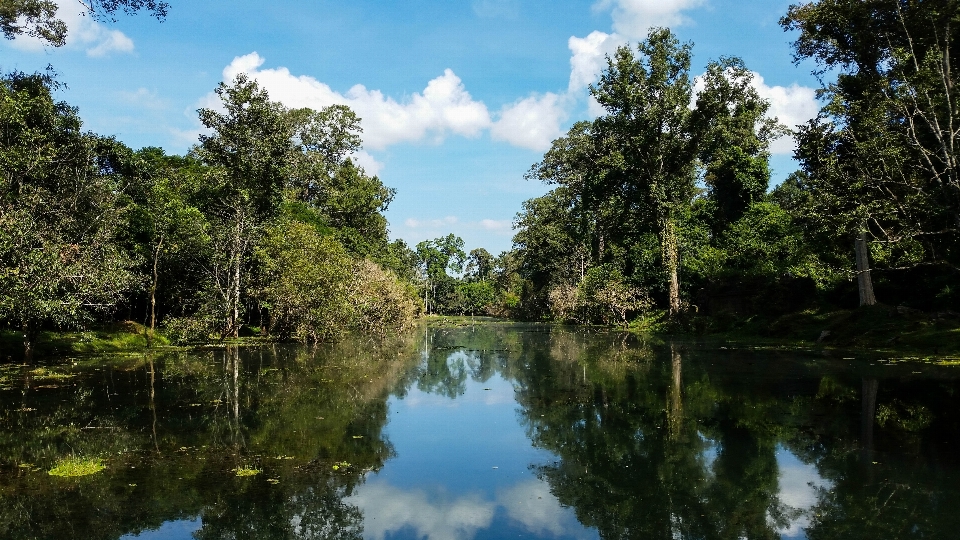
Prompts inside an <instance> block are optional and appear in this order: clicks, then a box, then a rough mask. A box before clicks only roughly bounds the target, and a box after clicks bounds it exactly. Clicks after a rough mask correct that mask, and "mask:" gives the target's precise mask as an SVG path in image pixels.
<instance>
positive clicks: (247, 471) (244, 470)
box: [232, 465, 263, 477]
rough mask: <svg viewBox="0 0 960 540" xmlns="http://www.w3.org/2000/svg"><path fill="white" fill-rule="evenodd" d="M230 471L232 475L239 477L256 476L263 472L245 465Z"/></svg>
mask: <svg viewBox="0 0 960 540" xmlns="http://www.w3.org/2000/svg"><path fill="white" fill-rule="evenodd" d="M232 470H233V472H234V474H236V475H237V476H240V477H246V476H256V475H258V474H260V473H262V472H263V471H262V470H260V469H254V468H253V467H249V466H247V465H244V466H242V467H237V468H236V469H232Z"/></svg>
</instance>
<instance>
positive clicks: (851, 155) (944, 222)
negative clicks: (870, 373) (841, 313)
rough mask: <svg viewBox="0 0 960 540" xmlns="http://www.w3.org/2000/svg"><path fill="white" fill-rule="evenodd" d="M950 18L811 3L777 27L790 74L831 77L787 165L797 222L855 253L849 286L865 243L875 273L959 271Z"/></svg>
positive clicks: (901, 7) (891, 3)
mask: <svg viewBox="0 0 960 540" xmlns="http://www.w3.org/2000/svg"><path fill="white" fill-rule="evenodd" d="M958 13H960V2H958V1H956V0H934V1H923V2H920V1H909V2H907V1H899V0H872V1H869V2H861V1H856V0H818V1H814V2H808V3H805V4H797V5H793V6H791V7H790V9H789V11H788V12H787V15H786V16H785V17H783V19H781V21H780V23H781V25H782V26H783V27H784V29H786V30H798V31H799V32H800V34H799V37H798V38H797V40H796V42H795V43H794V49H795V59H796V60H797V61H798V62H799V61H802V60H806V59H812V60H814V61H815V62H817V64H818V71H817V73H819V74H827V73H830V74H833V73H836V75H837V78H836V81H835V82H831V83H829V84H826V85H825V87H824V88H823V90H822V94H823V95H824V97H825V98H826V100H827V103H826V105H825V106H824V108H823V109H822V111H821V115H820V117H819V118H817V119H816V120H814V121H812V122H810V123H809V124H807V125H806V126H804V127H803V128H802V129H801V130H800V132H799V134H798V150H797V157H798V158H799V159H800V161H801V163H802V164H803V168H804V171H805V172H806V173H807V175H806V176H805V177H804V182H803V184H802V186H801V187H802V189H803V190H804V191H806V192H808V193H809V194H810V195H811V196H810V197H809V198H808V201H810V202H811V204H812V206H811V208H809V209H808V211H807V213H808V214H812V215H814V216H818V218H817V219H819V220H820V221H821V222H822V227H824V228H827V229H830V230H832V231H834V232H835V234H836V235H837V236H838V237H841V238H843V241H844V242H845V243H846V245H847V246H850V247H852V246H851V245H852V244H856V245H857V246H860V247H858V249H857V251H859V252H860V253H859V255H860V256H859V257H857V259H858V260H859V261H860V263H859V264H858V266H859V268H858V275H859V276H861V278H862V276H863V274H864V272H866V271H869V270H868V269H865V268H864V263H865V262H866V251H867V249H866V244H867V243H868V242H869V252H870V254H871V255H873V257H874V259H875V261H876V262H877V263H878V264H881V265H883V266H885V267H886V268H909V267H916V266H917V265H937V266H940V267H947V268H952V269H953V271H955V272H956V271H958V270H960V241H958V239H960V234H958V233H960V161H958V154H957V152H958V145H960V130H958V128H957V126H960V108H958V107H957V88H956V82H957V80H956V73H957V69H956V67H955V66H954V64H956V63H957V56H958V52H960V51H958V50H957V38H958V36H957V32H958V30H960V24H958V21H957V16H958V15H957V14H958ZM853 251H854V250H850V249H849V247H848V252H849V253H850V254H851V255H852V254H853ZM850 266H852V265H849V263H848V268H849V267H850ZM866 283H868V280H864V279H861V289H862V288H863V286H864V285H865V284H866ZM865 292H868V291H863V290H861V293H862V294H863V293H865ZM870 296H872V294H867V295H864V296H862V297H864V298H868V299H869V298H870Z"/></svg>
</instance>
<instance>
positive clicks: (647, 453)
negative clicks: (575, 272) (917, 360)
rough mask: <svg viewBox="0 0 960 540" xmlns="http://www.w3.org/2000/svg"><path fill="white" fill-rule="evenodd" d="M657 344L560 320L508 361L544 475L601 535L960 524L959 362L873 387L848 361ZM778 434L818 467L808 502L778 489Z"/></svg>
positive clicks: (876, 533) (909, 534) (873, 378)
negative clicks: (817, 482)
mask: <svg viewBox="0 0 960 540" xmlns="http://www.w3.org/2000/svg"><path fill="white" fill-rule="evenodd" d="M598 341H599V342H604V341H606V343H603V344H602V345H598ZM638 349H639V350H638ZM656 351H657V352H656V354H654V352H653V351H652V350H651V349H649V348H648V349H646V351H644V350H643V347H642V346H640V345H638V344H629V345H627V346H623V345H622V344H617V343H616V340H615V339H598V338H587V337H581V336H578V335H577V334H576V333H570V332H566V333H564V332H561V333H558V334H556V335H552V336H551V337H550V340H549V342H547V343H537V342H535V341H534V340H530V341H529V342H528V343H527V344H526V346H525V348H524V349H523V352H522V354H520V355H519V356H518V357H517V358H516V360H515V362H516V363H517V364H518V365H521V366H523V367H524V369H522V370H521V373H520V375H518V387H519V392H518V398H519V400H520V403H521V404H522V405H523V407H524V409H523V412H522V414H523V420H524V422H525V423H526V426H527V429H528V433H529V436H530V438H531V440H532V441H533V442H534V444H535V445H537V446H539V447H541V448H545V449H547V450H550V451H552V452H553V453H555V454H556V456H557V458H558V460H557V461H556V462H554V463H552V464H548V465H546V466H542V467H540V468H539V469H538V473H539V474H540V476H541V478H544V479H545V480H547V481H548V482H549V483H550V485H551V490H552V491H553V493H554V494H555V495H556V496H557V497H558V499H559V500H560V501H561V502H562V503H563V504H566V505H570V506H572V507H573V508H574V509H575V510H576V512H577V515H578V517H579V518H580V519H581V521H582V522H583V523H584V524H585V525H590V526H594V527H596V528H597V529H598V530H599V531H600V534H601V537H603V538H667V537H670V538H678V537H682V538H718V539H720V538H779V537H780V531H782V530H785V529H786V528H787V527H789V526H791V524H792V523H796V520H797V519H800V518H801V517H803V516H806V517H803V520H802V521H800V522H799V523H801V524H805V525H808V527H807V534H808V537H809V538H811V539H822V540H837V539H841V538H864V539H866V538H951V537H954V535H955V531H956V530H960V515H958V513H956V512H955V511H954V510H953V509H954V508H956V507H957V506H958V503H960V482H958V474H957V462H958V460H957V458H956V455H955V453H953V452H951V451H950V450H951V449H955V448H957V447H958V446H960V407H958V406H957V405H958V403H957V400H958V399H960V387H958V385H957V382H956V381H957V377H956V374H954V373H952V372H944V376H945V377H947V378H948V379H947V380H944V381H943V382H941V383H940V384H929V381H926V380H919V379H918V380H916V381H915V382H914V383H913V384H912V386H911V384H904V383H902V382H901V381H902V377H903V374H902V373H903V372H904V371H905V372H906V373H907V374H909V373H911V371H909V370H911V369H915V368H911V367H909V366H905V367H903V368H902V370H901V373H900V374H898V373H895V372H893V371H890V370H888V371H884V372H883V374H884V375H885V376H886V379H885V382H881V383H879V385H878V381H877V375H876V374H875V373H874V374H870V375H869V376H861V375H860V374H858V373H857V369H860V368H856V366H851V365H850V364H849V363H846V364H836V363H835V364H829V365H824V364H823V363H822V362H819V363H818V362H807V361H805V360H804V359H803V358H796V357H792V358H791V357H785V356H784V357H776V356H774V357H769V358H763V357H760V356H751V355H739V356H738V353H730V354H727V355H726V356H719V355H716V354H713V355H708V354H704V353H697V352H693V351H687V352H684V351H681V350H679V349H677V348H676V347H674V348H672V349H671V350H664V348H658V349H656ZM678 353H679V354H678ZM887 369H889V368H887ZM878 386H879V392H878ZM875 419H876V420H875ZM875 423H876V425H874V424H875ZM781 447H785V448H788V449H790V451H792V452H793V453H794V454H795V455H797V456H798V457H799V458H800V459H801V461H802V462H805V463H808V464H813V465H815V466H816V470H817V471H819V473H820V475H821V477H822V478H823V479H824V482H825V483H824V484H822V485H821V487H820V488H819V489H818V490H814V488H813V487H810V488H809V490H810V493H811V496H814V494H816V495H815V497H814V499H815V500H814V501H813V502H814V503H815V506H814V507H813V508H790V507H789V506H787V505H786V504H785V503H784V502H783V500H782V497H784V496H785V495H789V494H784V493H782V492H781V482H780V474H781V471H780V468H779V465H778V462H777V450H778V448H781ZM865 456H871V457H870V458H869V459H866V460H865ZM811 480H813V478H811Z"/></svg>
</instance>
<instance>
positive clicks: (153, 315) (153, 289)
mask: <svg viewBox="0 0 960 540" xmlns="http://www.w3.org/2000/svg"><path fill="white" fill-rule="evenodd" d="M162 246H163V235H162V234H161V235H160V241H159V242H157V246H156V247H155V248H154V250H153V283H151V284H150V332H149V333H148V334H147V347H150V346H152V345H153V332H154V329H155V328H156V322H157V312H156V307H157V279H158V277H157V264H158V263H159V261H160V248H161V247H162Z"/></svg>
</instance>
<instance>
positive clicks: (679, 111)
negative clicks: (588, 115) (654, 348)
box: [590, 28, 697, 316]
mask: <svg viewBox="0 0 960 540" xmlns="http://www.w3.org/2000/svg"><path fill="white" fill-rule="evenodd" d="M690 49H691V46H690V45H689V44H685V45H680V42H679V41H678V40H677V38H676V37H674V35H673V34H672V33H671V32H670V30H668V29H663V28H661V29H654V30H651V31H650V34H649V35H648V37H647V39H646V40H645V41H643V42H641V43H640V44H639V45H638V46H637V52H638V53H639V57H637V56H634V54H633V51H631V50H630V49H629V48H628V47H620V48H618V49H617V51H616V53H615V54H614V56H613V57H612V58H608V59H607V68H606V70H605V71H604V72H603V74H602V75H601V77H600V82H599V83H597V85H595V86H591V89H590V93H591V94H592V95H593V97H594V98H595V99H596V100H597V102H598V103H600V105H602V106H603V107H604V109H605V110H606V112H607V114H606V115H605V116H601V117H600V118H598V119H597V120H596V121H595V122H594V137H596V138H597V139H598V140H599V141H600V144H602V145H603V148H604V149H605V150H606V152H605V156H604V158H603V162H602V166H603V168H604V178H603V182H604V185H605V186H607V188H608V189H609V190H610V191H612V192H617V193H621V194H622V197H621V198H622V200H623V201H624V202H625V203H626V204H628V205H630V206H629V211H630V212H632V213H635V214H642V215H643V216H644V217H645V218H646V219H645V221H647V222H648V223H650V224H651V225H652V226H653V227H654V228H655V229H654V230H655V232H656V234H657V237H658V240H659V242H660V246H661V254H662V264H663V270H664V274H665V277H666V280H667V285H668V295H669V312H670V314H671V316H673V315H677V314H678V313H679V312H680V283H679V275H678V269H679V263H680V261H679V256H678V237H677V228H676V219H677V218H676V214H677V212H679V211H680V210H681V209H682V208H683V207H685V206H686V205H689V203H690V200H691V198H692V197H693V194H694V186H695V180H696V169H695V165H696V157H697V155H696V154H697V152H696V150H697V146H696V140H695V138H694V135H693V133H692V129H691V125H690V124H691V118H690V114H691V113H690V108H689V104H690V101H691V97H692V91H693V87H692V83H691V80H690Z"/></svg>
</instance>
